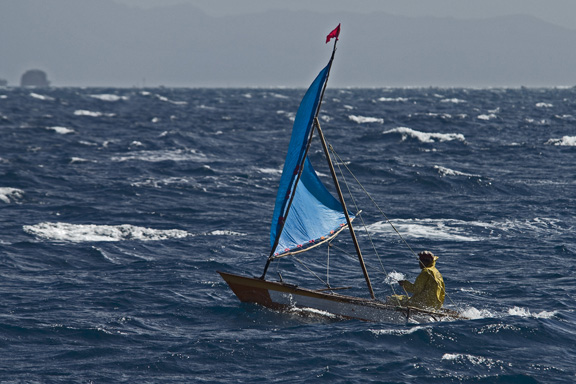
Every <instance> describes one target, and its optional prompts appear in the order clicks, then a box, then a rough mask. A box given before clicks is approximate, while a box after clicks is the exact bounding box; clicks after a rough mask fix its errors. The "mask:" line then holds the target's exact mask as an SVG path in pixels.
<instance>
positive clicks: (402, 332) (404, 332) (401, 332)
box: [370, 325, 430, 336]
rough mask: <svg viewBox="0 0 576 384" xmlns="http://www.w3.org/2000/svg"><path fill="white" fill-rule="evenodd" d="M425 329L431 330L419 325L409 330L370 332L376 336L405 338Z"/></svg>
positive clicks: (374, 330) (372, 330)
mask: <svg viewBox="0 0 576 384" xmlns="http://www.w3.org/2000/svg"><path fill="white" fill-rule="evenodd" d="M425 329H430V327H429V326H422V325H417V326H415V327H411V328H408V329H405V328H401V329H396V328H391V329H370V332H372V333H373V334H375V335H390V336H404V335H410V334H412V333H414V332H418V331H422V330H425Z"/></svg>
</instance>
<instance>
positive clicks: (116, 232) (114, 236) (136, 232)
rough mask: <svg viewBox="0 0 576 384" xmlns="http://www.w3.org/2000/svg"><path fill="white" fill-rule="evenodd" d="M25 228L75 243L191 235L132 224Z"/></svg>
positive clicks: (43, 235)
mask: <svg viewBox="0 0 576 384" xmlns="http://www.w3.org/2000/svg"><path fill="white" fill-rule="evenodd" d="M23 229H24V231H25V232H26V233H29V234H31V235H34V236H36V237H37V238H40V239H46V240H51V241H67V242H73V243H81V242H93V241H125V240H140V241H157V240H167V239H178V238H183V237H187V236H188V235H189V234H188V232H186V231H182V230H179V229H168V230H161V229H151V228H144V227H136V226H134V225H130V224H123V225H94V224H69V223H48V222H44V223H40V224H36V225H25V226H23Z"/></svg>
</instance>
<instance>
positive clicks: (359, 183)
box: [328, 145, 459, 308]
mask: <svg viewBox="0 0 576 384" xmlns="http://www.w3.org/2000/svg"><path fill="white" fill-rule="evenodd" d="M328 147H329V148H330V152H332V154H333V155H334V157H335V158H336V159H337V160H338V161H337V162H336V164H337V166H338V170H339V171H340V174H341V177H342V180H343V181H344V184H345V185H346V189H347V190H348V194H349V196H350V197H351V199H352V202H353V203H354V206H355V207H356V209H357V210H358V206H357V204H356V200H355V199H354V196H353V195H352V193H351V191H350V188H349V186H348V183H347V181H346V178H345V177H344V174H343V172H342V169H341V167H340V165H341V164H342V165H343V166H344V168H346V170H347V171H348V173H349V174H350V175H351V176H352V178H354V180H355V181H356V183H357V184H358V186H359V187H360V188H361V189H362V191H364V193H365V194H366V196H368V198H369V199H370V201H371V202H372V204H374V206H375V207H376V208H377V209H378V211H380V214H381V215H382V216H383V217H384V218H385V219H386V222H387V223H388V224H390V226H391V227H392V228H393V229H394V231H395V232H396V233H397V234H398V236H400V239H401V240H402V242H403V243H404V244H405V245H406V247H408V249H409V250H410V252H411V253H412V255H414V257H416V258H417V259H418V260H419V258H418V255H417V254H416V252H415V251H414V249H412V247H411V246H410V244H408V242H407V241H406V239H404V236H402V234H401V233H400V232H399V231H398V229H397V228H396V226H394V224H393V223H392V221H391V220H390V219H389V218H388V216H386V214H385V213H384V211H382V209H381V208H380V206H379V205H378V203H376V201H375V200H374V198H372V196H371V195H370V193H369V192H368V191H367V190H366V188H364V186H363V185H362V183H361V182H360V180H358V178H357V177H356V175H354V173H353V172H352V170H351V169H350V168H349V167H348V166H347V165H346V163H345V162H344V160H343V159H342V158H341V157H340V156H339V155H338V153H336V150H335V149H334V147H333V146H332V145H329V146H328ZM359 216H360V220H361V221H362V224H363V226H364V229H365V230H366V233H367V234H368V238H369V239H370V243H371V244H372V248H373V250H374V252H375V253H376V256H377V257H378V261H379V262H380V265H381V267H382V271H383V272H384V273H385V274H387V272H386V269H385V268H384V265H383V263H382V260H381V258H380V255H379V254H378V251H377V250H376V247H375V245H374V242H373V241H372V237H371V236H370V233H369V232H368V230H367V227H366V224H365V223H364V219H363V218H362V215H359ZM390 287H391V288H392V292H393V293H394V295H396V291H395V289H394V286H392V284H390ZM402 289H403V291H404V293H406V295H407V296H408V292H406V289H404V287H402ZM444 295H445V297H447V298H448V300H450V303H452V305H454V306H455V307H457V308H459V306H458V305H457V304H456V303H454V301H453V300H452V298H451V297H450V296H449V295H448V293H447V292H446V289H444ZM398 304H400V301H398Z"/></svg>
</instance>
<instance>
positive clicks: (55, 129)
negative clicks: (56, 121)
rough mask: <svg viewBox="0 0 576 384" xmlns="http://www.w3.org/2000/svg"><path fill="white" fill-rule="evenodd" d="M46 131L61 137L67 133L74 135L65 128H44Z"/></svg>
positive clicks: (71, 130) (70, 130) (69, 129)
mask: <svg viewBox="0 0 576 384" xmlns="http://www.w3.org/2000/svg"><path fill="white" fill-rule="evenodd" d="M46 129H48V130H51V131H54V132H56V133H59V134H61V135H66V134H68V133H74V130H73V129H71V128H66V127H46Z"/></svg>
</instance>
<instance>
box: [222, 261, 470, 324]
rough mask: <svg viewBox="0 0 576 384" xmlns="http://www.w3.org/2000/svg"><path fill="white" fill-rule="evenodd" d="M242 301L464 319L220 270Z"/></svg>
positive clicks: (355, 313)
mask: <svg viewBox="0 0 576 384" xmlns="http://www.w3.org/2000/svg"><path fill="white" fill-rule="evenodd" d="M218 273H219V274H220V276H222V278H223V279H224V280H225V281H226V283H228V286H229V287H230V288H231V289H232V291H233V292H234V294H236V296H237V297H238V299H240V301H242V302H247V303H256V304H260V305H263V306H265V307H268V308H272V309H275V310H286V309H291V308H312V309H315V310H318V311H322V312H327V313H329V314H331V315H336V316H339V317H342V318H351V319H359V320H364V321H374V322H386V323H395V324H404V323H406V322H408V321H410V322H416V323H422V322H431V321H439V320H442V319H449V318H460V317H459V316H458V314H457V313H455V312H454V313H453V312H447V311H427V310H422V309H418V308H413V307H402V308H400V307H397V306H395V305H391V304H386V303H383V302H381V301H378V300H369V299H363V298H358V297H353V296H345V295H339V294H335V293H326V292H322V291H315V290H310V289H304V288H299V287H297V286H294V285H291V284H285V283H280V282H273V281H267V280H261V279H256V278H253V277H245V276H240V275H235V274H231V273H225V272H218Z"/></svg>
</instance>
